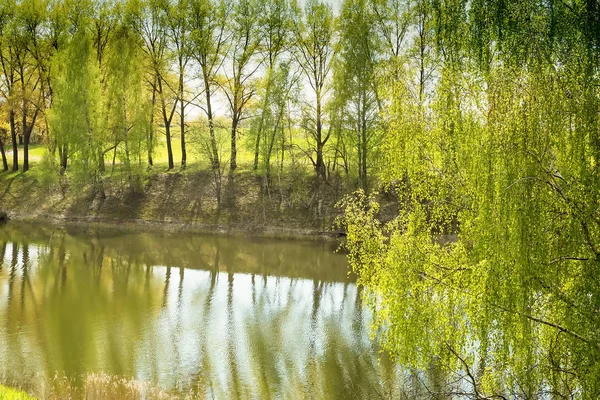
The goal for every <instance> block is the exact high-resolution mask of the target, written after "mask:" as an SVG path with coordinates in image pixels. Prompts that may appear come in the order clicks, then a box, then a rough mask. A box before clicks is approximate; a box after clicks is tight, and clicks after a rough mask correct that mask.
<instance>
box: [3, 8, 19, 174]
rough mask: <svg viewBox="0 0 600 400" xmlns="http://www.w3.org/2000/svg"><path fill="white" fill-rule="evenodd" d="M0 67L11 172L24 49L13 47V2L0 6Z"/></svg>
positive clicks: (15, 153)
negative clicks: (6, 115)
mask: <svg viewBox="0 0 600 400" xmlns="http://www.w3.org/2000/svg"><path fill="white" fill-rule="evenodd" d="M0 7H1V8H0V65H1V66H2V78H3V82H2V97H4V100H5V102H6V104H7V107H8V113H7V114H8V123H9V126H10V136H11V142H12V153H13V156H12V161H13V166H12V170H13V171H17V170H18V169H19V152H18V149H17V127H16V111H15V102H16V97H17V85H18V81H17V80H18V77H17V62H16V60H17V58H18V57H19V56H20V55H22V53H23V52H24V49H22V48H19V47H18V46H15V43H16V41H15V38H16V37H17V25H16V24H17V21H16V17H15V9H16V4H15V3H14V1H7V2H3V5H2V6H0Z"/></svg>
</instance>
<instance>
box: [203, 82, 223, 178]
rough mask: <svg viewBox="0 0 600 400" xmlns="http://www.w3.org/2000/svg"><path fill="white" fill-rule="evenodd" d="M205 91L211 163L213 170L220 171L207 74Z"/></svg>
mask: <svg viewBox="0 0 600 400" xmlns="http://www.w3.org/2000/svg"><path fill="white" fill-rule="evenodd" d="M204 90H205V93H206V115H207V117H208V130H209V133H210V147H211V151H212V157H211V158H212V159H211V160H210V161H211V165H212V168H213V169H219V166H220V163H219V151H218V150H217V140H216V138H215V126H214V121H213V114H212V106H211V93H210V84H209V80H208V77H207V76H206V74H204Z"/></svg>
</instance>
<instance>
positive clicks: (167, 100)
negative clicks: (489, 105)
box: [129, 0, 179, 169]
mask: <svg viewBox="0 0 600 400" xmlns="http://www.w3.org/2000/svg"><path fill="white" fill-rule="evenodd" d="M169 7H170V4H169V3H168V2H165V1H164V0H150V1H145V2H143V3H139V2H135V1H134V2H132V3H130V9H129V12H130V13H131V15H132V18H133V27H134V29H135V30H136V32H137V34H138V36H139V37H140V38H141V40H140V41H138V42H137V43H139V45H140V48H141V50H142V52H143V53H144V56H145V57H144V60H145V61H146V63H147V66H146V71H147V77H146V79H145V80H146V83H147V84H148V86H149V87H150V90H151V91H152V101H151V103H152V112H151V114H150V119H151V121H150V124H149V126H148V130H149V132H148V146H147V147H148V163H149V164H150V165H152V151H153V147H154V105H155V103H156V96H157V95H158V96H159V98H160V109H161V115H162V118H163V124H164V127H165V136H166V144H167V159H168V168H169V169H173V168H174V166H175V163H174V160H173V148H172V141H171V124H172V122H173V117H174V116H175V109H176V108H177V101H178V96H179V93H177V92H176V91H175V90H173V89H172V84H171V83H170V81H171V76H170V75H171V74H170V63H171V61H172V58H171V54H170V50H169V48H168V32H169V24H170V22H169V18H170V17H169V14H168V9H169ZM165 9H167V12H165Z"/></svg>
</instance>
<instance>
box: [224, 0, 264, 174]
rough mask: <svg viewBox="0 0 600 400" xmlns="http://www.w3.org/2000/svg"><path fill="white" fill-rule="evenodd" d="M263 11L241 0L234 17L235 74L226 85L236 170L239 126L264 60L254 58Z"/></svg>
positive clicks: (231, 53) (249, 0) (232, 166)
mask: <svg viewBox="0 0 600 400" xmlns="http://www.w3.org/2000/svg"><path fill="white" fill-rule="evenodd" d="M261 12H262V9H261V7H260V3H259V2H257V1H255V0H240V1H238V2H237V3H236V4H235V5H234V8H233V12H232V15H231V18H230V26H229V30H230V32H231V33H230V37H231V39H230V40H231V43H232V45H231V49H230V51H229V62H230V63H231V76H228V77H227V79H226V82H225V84H224V85H223V86H224V89H225V94H226V96H227V100H228V102H229V107H230V113H231V158H230V164H229V165H230V166H229V170H230V171H235V169H236V168H237V136H238V126H239V124H240V122H241V121H242V120H243V119H244V118H245V115H244V114H245V112H246V108H247V106H248V103H249V101H250V100H251V99H252V97H253V96H254V94H255V88H254V87H253V86H254V85H253V82H252V81H251V79H252V77H253V76H254V74H255V73H256V72H257V71H258V69H259V68H260V66H261V63H260V62H259V61H258V60H256V59H254V56H255V55H256V53H257V51H258V50H259V45H260V38H261V36H260V31H259V29H260V25H259V24H260V13H261Z"/></svg>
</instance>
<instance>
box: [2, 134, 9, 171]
mask: <svg viewBox="0 0 600 400" xmlns="http://www.w3.org/2000/svg"><path fill="white" fill-rule="evenodd" d="M0 155H1V156H2V170H3V171H8V161H6V153H5V152H4V143H3V142H2V137H0Z"/></svg>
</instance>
